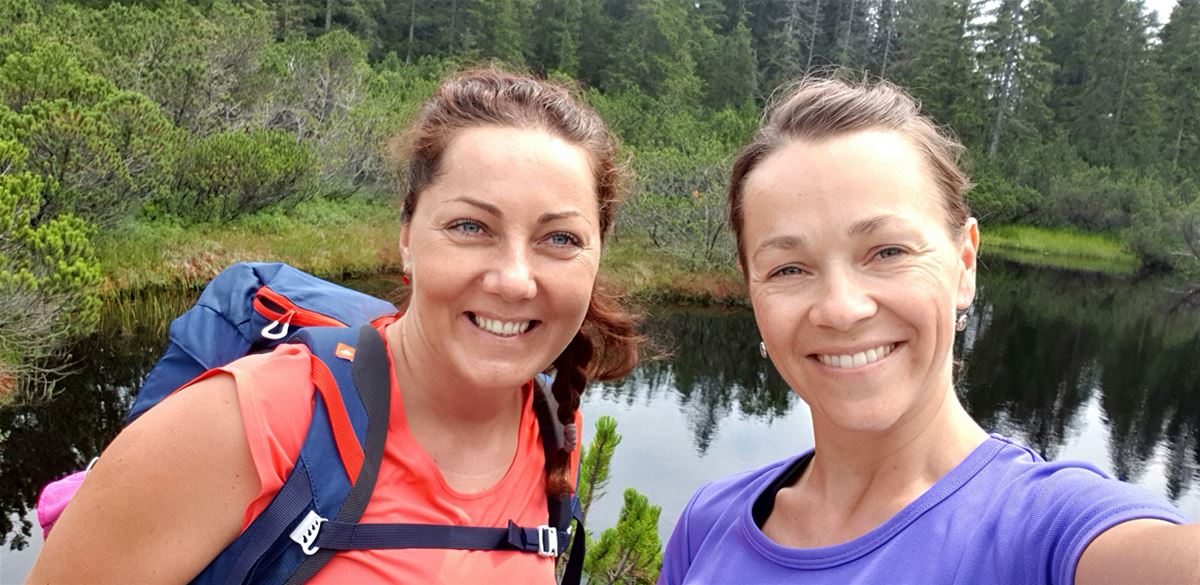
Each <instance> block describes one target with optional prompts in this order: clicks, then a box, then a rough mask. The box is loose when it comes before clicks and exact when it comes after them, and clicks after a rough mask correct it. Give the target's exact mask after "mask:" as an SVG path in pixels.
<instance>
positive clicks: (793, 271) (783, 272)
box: [771, 266, 804, 276]
mask: <svg viewBox="0 0 1200 585" xmlns="http://www.w3.org/2000/svg"><path fill="white" fill-rule="evenodd" d="M800 274H804V271H803V270H801V269H800V267H799V266H784V267H783V268H780V269H779V270H776V271H775V273H774V274H772V275H771V276H798V275H800Z"/></svg>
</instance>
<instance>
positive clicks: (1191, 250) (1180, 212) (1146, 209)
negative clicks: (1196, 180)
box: [1129, 184, 1200, 278]
mask: <svg viewBox="0 0 1200 585" xmlns="http://www.w3.org/2000/svg"><path fill="white" fill-rule="evenodd" d="M1194 193H1195V185H1194V184H1184V185H1182V186H1180V188H1178V189H1177V190H1175V192H1160V193H1158V194H1155V196H1151V197H1145V198H1142V199H1140V200H1139V201H1138V202H1137V208H1136V209H1135V211H1134V213H1133V218H1132V226H1131V227H1130V229H1129V247H1130V249H1132V250H1133V252H1134V253H1136V254H1137V255H1138V257H1139V258H1141V259H1142V262H1143V264H1145V265H1147V266H1150V267H1156V268H1176V269H1180V270H1183V271H1184V272H1186V273H1187V274H1188V275H1189V276H1191V277H1192V278H1195V277H1198V276H1200V197H1195V195H1194ZM1180 194H1185V195H1183V196H1180Z"/></svg>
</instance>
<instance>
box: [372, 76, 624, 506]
mask: <svg viewBox="0 0 1200 585" xmlns="http://www.w3.org/2000/svg"><path fill="white" fill-rule="evenodd" d="M489 126H490V127H508V128H519V129H533V130H541V131H545V132H548V133H550V134H552V135H554V136H556V137H558V138H560V139H562V140H563V141H565V142H567V143H570V144H574V145H576V146H578V147H580V148H582V149H583V150H584V151H585V152H587V154H588V159H589V162H590V164H591V171H592V177H593V179H594V181H595V184H596V203H597V205H598V206H599V211H600V213H599V216H600V238H601V241H604V240H605V239H606V238H607V236H608V233H609V232H610V231H611V230H612V225H613V220H614V218H615V215H616V206H617V204H618V203H619V202H620V201H621V200H622V199H623V198H624V196H625V193H626V180H625V168H624V165H622V164H620V163H619V162H618V151H619V147H618V143H617V140H616V137H615V136H613V134H612V133H611V132H610V131H609V130H608V128H607V127H606V126H605V125H604V122H603V121H602V120H601V119H600V116H599V115H598V114H597V113H596V112H595V110H593V109H592V108H591V107H589V106H587V105H586V104H585V103H584V102H583V100H582V99H580V98H579V97H578V96H577V95H576V93H575V92H574V91H573V90H572V89H569V88H567V87H564V86H562V85H559V84H556V83H552V82H549V81H545V80H541V79H535V78H532V77H528V76H523V75H514V74H511V73H506V72H503V71H498V70H495V69H476V70H470V71H466V72H463V73H460V74H458V75H455V76H453V77H451V78H449V79H447V80H446V81H444V82H443V83H442V84H441V85H440V86H439V87H438V88H437V91H436V92H435V93H434V95H433V97H432V98H430V99H429V101H427V102H425V104H424V105H423V106H422V107H421V109H420V110H419V112H418V113H417V116H416V119H415V120H414V121H413V123H412V125H411V126H410V128H409V130H408V132H406V133H405V134H403V135H401V136H399V137H397V140H396V141H395V142H394V143H393V144H394V146H395V147H396V148H395V150H396V151H397V154H398V155H399V156H398V158H399V160H400V161H401V162H400V168H399V171H400V177H401V181H402V182H401V188H402V191H403V193H404V199H403V202H402V206H401V212H400V221H402V222H404V223H405V224H407V223H408V222H409V221H411V220H412V216H413V213H414V212H415V211H416V208H417V205H418V204H419V202H420V196H421V193H422V192H423V191H424V190H425V189H426V188H428V187H429V186H430V185H431V184H432V183H433V182H434V181H435V180H436V179H437V177H438V175H439V173H440V171H441V163H442V158H443V156H444V155H445V152H446V147H447V146H448V145H449V144H450V142H451V140H452V139H453V138H454V137H455V136H456V135H457V134H458V133H459V132H461V131H463V130H466V129H469V128H478V127H489ZM619 298H620V297H619V295H618V294H617V293H615V292H614V291H612V290H611V289H610V288H609V287H607V286H606V285H605V284H604V283H602V282H600V281H597V282H596V283H595V285H594V286H593V287H592V295H591V299H590V300H589V303H588V309H587V314H586V315H585V317H584V321H583V325H582V326H581V328H580V330H579V332H578V333H576V334H575V337H574V338H573V339H572V340H571V342H570V343H569V344H568V345H567V347H566V349H564V350H563V352H562V353H561V354H560V355H559V356H558V357H557V358H555V360H554V364H553V367H554V370H555V378H554V385H553V387H552V391H553V393H554V398H555V400H557V402H558V411H557V412H555V413H553V414H554V415H555V416H556V417H557V418H558V420H559V421H560V422H561V423H562V424H563V425H564V426H565V425H572V424H573V423H574V422H575V413H576V411H577V410H578V409H579V397H580V395H581V394H582V393H583V390H584V388H585V387H586V386H587V383H588V381H590V380H611V379H614V378H619V377H621V376H624V375H626V374H628V373H629V372H630V370H632V369H633V367H634V366H635V365H636V364H637V360H638V347H639V345H640V343H641V341H642V338H641V337H640V336H639V335H638V334H637V331H636V325H637V318H636V316H635V315H634V314H633V313H631V312H630V311H629V310H627V309H626V308H624V307H623V306H622V305H621V303H620V301H619ZM534 396H535V401H534V406H535V408H538V409H545V408H548V406H547V404H546V402H545V401H544V400H543V399H541V398H540V395H539V394H537V393H535V394H534ZM571 428H572V429H573V428H574V427H571ZM577 438H578V437H577V432H576V436H575V440H574V441H572V437H568V441H567V445H565V447H564V448H563V449H559V450H558V452H556V453H553V454H551V455H550V456H549V457H547V460H546V490H547V492H548V493H551V494H566V493H569V492H571V491H572V490H574V482H573V481H572V477H571V474H570V457H571V451H572V450H574V448H575V446H576V445H575V444H573V443H577V442H578V441H577Z"/></svg>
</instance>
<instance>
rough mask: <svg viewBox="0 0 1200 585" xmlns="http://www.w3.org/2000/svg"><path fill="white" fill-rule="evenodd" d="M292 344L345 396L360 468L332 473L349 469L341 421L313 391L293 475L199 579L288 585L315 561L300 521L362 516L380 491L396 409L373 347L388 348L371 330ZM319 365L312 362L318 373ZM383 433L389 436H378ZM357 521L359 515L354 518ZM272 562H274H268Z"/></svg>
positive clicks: (335, 332) (306, 337)
mask: <svg viewBox="0 0 1200 585" xmlns="http://www.w3.org/2000/svg"><path fill="white" fill-rule="evenodd" d="M289 341H290V342H298V343H304V344H305V345H307V346H308V347H309V349H310V351H311V353H312V354H313V356H314V357H315V358H316V362H320V363H321V364H323V365H324V366H325V367H327V368H328V371H329V373H330V374H332V377H333V379H334V381H335V382H336V386H337V392H336V393H335V395H336V396H337V398H340V400H341V403H342V404H341V407H342V408H344V410H345V411H346V413H347V414H348V417H349V420H350V423H351V425H352V427H353V433H354V436H355V438H356V439H357V440H358V443H359V444H361V445H362V447H361V448H362V451H363V455H364V457H363V460H362V464H361V468H360V470H359V472H358V474H357V476H356V477H355V478H354V479H353V481H352V480H351V479H350V478H349V477H347V474H346V473H337V472H331V470H337V471H341V470H342V469H343V466H344V462H343V460H342V455H341V453H340V452H339V450H338V448H337V444H336V440H335V438H334V432H335V431H334V429H333V427H334V426H335V425H336V423H333V422H331V418H330V407H331V406H333V405H327V404H325V396H324V395H323V394H322V393H320V392H318V393H315V396H314V399H313V417H312V422H311V423H310V424H309V431H308V434H307V436H306V437H305V440H304V445H303V446H302V447H301V450H300V456H299V458H298V459H297V461H296V465H295V467H294V468H293V469H292V472H291V474H290V475H289V476H288V478H287V479H286V480H285V482H284V484H283V486H282V487H281V488H280V490H279V492H278V493H276V495H275V497H274V499H272V500H271V503H270V504H269V505H268V506H267V508H266V509H264V510H263V512H262V513H261V514H259V516H258V517H257V518H255V520H254V521H253V522H252V523H251V524H250V526H248V527H247V528H246V530H245V531H244V532H243V533H242V535H241V536H239V537H238V539H237V540H236V541H234V542H233V543H232V544H231V545H230V546H229V547H228V548H226V549H225V551H223V552H222V553H221V555H219V556H218V557H217V558H216V559H214V560H213V562H212V563H210V564H209V566H208V567H207V568H206V569H205V570H204V571H203V572H202V573H201V574H200V575H198V576H197V578H196V579H195V580H194V581H193V582H196V583H248V582H253V583H284V582H285V581H287V580H288V579H289V578H290V577H291V576H292V575H293V574H294V573H296V572H297V570H298V569H300V568H301V567H302V566H303V565H304V564H306V562H307V561H308V560H309V559H310V558H312V557H311V556H309V555H306V554H305V552H304V550H303V548H302V546H300V545H297V542H299V541H298V540H295V532H296V531H295V530H293V529H294V528H295V527H296V526H297V524H298V523H301V520H302V519H303V518H305V517H306V515H312V514H316V515H317V516H319V517H324V518H332V517H335V515H340V514H341V513H342V512H341V511H342V509H343V508H344V507H346V506H351V507H359V508H360V509H359V510H358V512H357V514H358V515H359V516H360V515H361V513H362V508H365V501H366V500H369V499H370V491H371V490H373V489H374V484H375V477H376V475H377V474H378V471H379V460H380V458H381V457H382V447H380V446H375V443H380V444H382V442H383V441H385V440H386V433H387V417H388V414H389V410H390V387H389V384H388V382H389V381H390V378H389V377H387V368H388V367H389V366H388V362H387V355H386V350H382V351H379V350H378V348H376V347H375V345H378V346H380V347H382V345H383V344H382V341H381V340H380V339H379V335H378V333H377V332H376V331H375V330H374V329H373V328H371V327H370V326H363V327H361V328H360V329H357V330H356V329H351V328H344V327H339V328H333V327H330V328H325V327H315V328H305V329H303V330H301V331H300V332H299V333H297V334H296V335H295V336H294V337H293V338H292V339H290V340H289ZM373 342H374V343H373ZM364 347H365V348H367V349H365V350H364ZM351 359H352V360H353V361H351ZM317 367H318V366H317V365H316V363H314V370H315V369H316V368H317ZM379 369H382V370H383V375H384V378H383V380H384V383H383V385H382V386H379V385H376V384H374V383H372V382H367V383H364V384H360V383H359V379H358V378H359V377H360V375H359V374H358V371H359V370H364V371H370V370H379ZM364 375H365V374H364ZM375 377H376V378H378V375H377V374H376V375H375ZM364 380H365V378H364ZM352 388H353V389H354V390H353V391H352V390H351V389H352ZM380 434H382V435H383V439H380V438H378V436H379V435H380ZM356 490H357V492H358V493H359V494H361V492H362V491H364V490H365V491H367V493H366V495H365V496H362V495H353V494H355V492H356ZM352 495H353V498H352ZM352 502H353V504H351V503H352ZM359 502H361V503H359ZM346 513H347V514H351V512H346ZM359 516H354V518H355V520H357V518H358V517H359ZM337 517H340V516H337ZM289 532H291V533H292V534H289ZM267 559H270V560H269V561H267V562H263V561H266V560H267ZM326 560H328V559H326ZM319 568H320V567H317V569H319ZM313 573H314V574H315V571H313Z"/></svg>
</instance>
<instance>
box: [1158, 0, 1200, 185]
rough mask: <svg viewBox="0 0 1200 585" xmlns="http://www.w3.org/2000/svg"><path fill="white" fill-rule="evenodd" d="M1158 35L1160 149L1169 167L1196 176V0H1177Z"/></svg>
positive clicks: (1199, 120)
mask: <svg viewBox="0 0 1200 585" xmlns="http://www.w3.org/2000/svg"><path fill="white" fill-rule="evenodd" d="M1159 38H1160V39H1161V41H1162V42H1161V43H1160V44H1159V46H1158V49H1157V59H1156V60H1157V62H1158V64H1159V68H1160V70H1161V81H1160V83H1159V86H1158V87H1159V92H1160V93H1161V95H1162V98H1163V108H1164V111H1163V114H1164V119H1165V120H1166V132H1165V135H1164V136H1163V149H1162V152H1163V154H1164V157H1165V158H1166V160H1168V161H1169V162H1170V166H1171V168H1172V169H1173V170H1179V169H1181V168H1184V169H1187V168H1190V169H1191V170H1192V173H1193V174H1194V175H1200V0H1179V3H1178V4H1176V6H1175V10H1174V11H1172V12H1171V18H1170V20H1169V21H1168V22H1167V24H1166V25H1165V26H1163V29H1162V33H1161V35H1160V37H1159Z"/></svg>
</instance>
